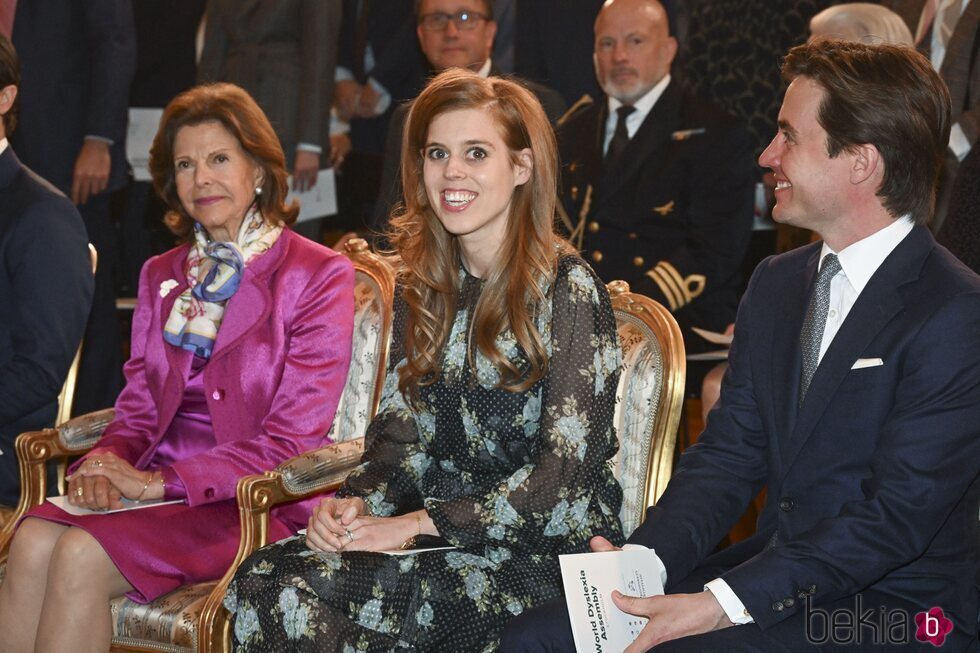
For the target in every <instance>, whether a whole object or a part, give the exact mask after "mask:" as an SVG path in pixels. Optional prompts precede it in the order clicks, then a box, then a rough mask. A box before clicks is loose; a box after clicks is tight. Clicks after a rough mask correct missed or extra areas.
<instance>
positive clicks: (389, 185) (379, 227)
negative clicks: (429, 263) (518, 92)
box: [370, 69, 566, 246]
mask: <svg viewBox="0 0 980 653" xmlns="http://www.w3.org/2000/svg"><path fill="white" fill-rule="evenodd" d="M490 74H491V75H497V74H498V71H497V70H496V69H492V70H491V71H490ZM512 79H514V81H517V82H520V83H521V84H523V85H524V86H525V87H527V89H528V90H529V91H531V92H532V93H534V95H535V97H537V98H538V101H539V102H540V103H541V106H542V107H544V112H545V115H547V116H548V118H549V119H550V120H551V122H552V124H554V123H555V122H556V121H557V120H558V119H559V118H560V117H561V115H562V113H564V111H565V108H566V105H565V101H564V100H563V99H562V97H561V95H559V94H558V93H557V92H556V91H554V90H552V89H550V88H548V87H547V86H542V85H541V84H537V83H535V82H528V81H524V80H522V79H518V78H512ZM411 108H412V103H411V102H405V103H403V104H401V105H400V106H399V107H398V108H397V109H395V113H394V114H393V115H392V116H391V125H390V126H389V127H388V140H387V142H386V143H385V154H384V160H383V164H384V165H383V168H382V172H381V191H380V193H379V194H378V201H377V203H376V204H375V206H374V215H373V217H372V219H371V225H370V226H371V232H372V233H373V234H375V235H376V236H380V235H382V234H384V233H385V231H387V229H388V218H389V216H390V215H391V211H392V209H394V208H395V207H396V206H397V205H398V203H399V202H401V201H402V177H401V158H402V157H401V152H402V135H403V134H404V133H405V121H406V120H407V119H408V112H409V110H411ZM377 242H378V244H380V245H382V246H386V244H385V241H384V238H383V237H382V238H379V239H378V241H377Z"/></svg>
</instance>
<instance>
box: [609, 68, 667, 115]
mask: <svg viewBox="0 0 980 653" xmlns="http://www.w3.org/2000/svg"><path fill="white" fill-rule="evenodd" d="M667 84H670V74H669V73H668V74H667V75H664V78H663V79H661V80H660V81H659V82H657V83H656V85H655V86H654V87H653V88H651V89H650V90H649V91H647V92H646V94H644V95H643V96H642V97H640V99H639V100H637V101H636V102H634V103H633V107H634V108H635V109H636V111H634V112H633V113H632V114H630V117H629V121H630V122H632V121H633V120H634V118H635V119H636V121H637V124H640V123H642V122H643V120H644V119H645V118H646V117H647V114H648V113H650V109H652V108H653V105H655V104H656V103H657V100H659V99H660V96H661V95H663V92H664V89H665V88H667ZM621 106H623V103H622V102H620V101H619V100H617V99H616V98H614V97H613V96H611V95H610V96H609V115H610V116H613V117H614V119H615V115H616V109H618V108H619V107H621Z"/></svg>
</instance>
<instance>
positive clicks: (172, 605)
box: [0, 239, 395, 653]
mask: <svg viewBox="0 0 980 653" xmlns="http://www.w3.org/2000/svg"><path fill="white" fill-rule="evenodd" d="M345 254H346V255H347V256H348V257H349V258H350V259H351V260H352V261H353V263H354V270H355V288H354V293H355V305H354V310H355V316H354V339H353V340H354V341H353V345H352V347H353V348H352V360H351V367H350V371H349V373H348V376H347V382H346V385H345V387H344V392H343V394H342V396H341V401H340V404H339V406H338V409H337V417H335V419H334V425H333V426H332V427H331V431H330V434H331V437H333V438H334V439H336V440H341V441H343V440H351V438H358V436H362V435H363V433H364V430H365V429H366V427H367V424H368V422H370V420H371V418H372V417H373V416H374V413H375V412H376V411H377V407H378V403H379V401H380V399H381V387H382V384H383V382H384V374H385V365H386V362H387V352H388V340H389V338H390V332H391V320H392V302H393V298H394V288H395V281H394V273H393V271H392V268H391V266H390V265H389V264H388V262H386V261H385V260H383V259H382V258H380V257H379V256H377V255H375V254H373V253H372V252H371V251H370V249H369V248H368V245H367V243H366V242H364V241H363V240H361V239H354V240H352V241H350V242H349V243H348V244H347V247H346V252H345ZM113 415H114V411H113V409H106V410H103V411H98V412H96V413H89V414H87V415H82V416H81V417H77V418H75V419H72V420H69V421H67V422H65V423H64V424H62V425H61V426H59V427H58V428H55V429H47V430H44V431H36V432H32V433H24V434H21V435H20V437H18V439H17V456H18V459H19V463H20V469H21V477H22V478H23V479H27V481H26V482H23V483H22V487H21V499H20V503H19V504H18V506H17V511H16V514H15V517H14V519H12V520H11V523H9V524H8V525H7V526H5V527H4V529H3V530H0V565H4V566H5V564H6V557H7V552H8V549H9V543H10V539H11V537H12V536H13V527H14V525H15V523H16V521H17V519H19V518H20V516H22V515H23V514H25V513H26V512H27V511H28V510H29V509H30V508H32V507H33V506H37V505H40V504H41V503H42V502H43V501H44V500H45V496H46V493H47V479H46V475H45V473H44V469H45V464H46V462H47V461H48V460H51V459H53V458H67V457H70V456H79V455H83V454H85V453H87V452H88V451H90V450H91V449H92V447H93V446H94V445H95V443H96V442H97V441H98V439H99V437H101V435H102V432H103V431H104V430H105V427H106V426H107V425H108V424H109V423H110V422H111V421H112V418H113ZM361 449H362V446H361V440H360V439H353V440H351V441H349V442H344V443H343V444H340V445H335V446H334V450H335V451H336V452H337V453H336V454H334V458H335V459H336V461H339V462H340V463H343V461H344V460H345V458H344V455H341V452H345V451H357V454H356V455H357V458H360V451H361ZM311 458H315V456H313V455H312V454H304V455H301V456H297V457H296V458H293V459H291V460H290V461H287V462H285V463H283V464H282V465H280V466H279V467H277V468H276V470H273V471H270V472H266V473H265V475H266V476H272V475H275V476H285V477H287V478H290V479H293V480H294V481H295V482H296V483H297V484H300V485H302V484H303V483H304V482H305V480H304V478H303V472H296V471H294V470H296V468H297V466H302V465H303V464H304V461H306V460H310V459H311ZM334 464H337V463H335V462H334V461H333V460H331V462H330V463H329V464H327V465H326V467H327V468H329V467H330V466H331V465H334ZM324 473H327V474H329V469H321V468H317V474H324ZM249 478H252V477H249ZM259 478H262V476H259ZM241 492H242V490H241V484H240V485H239V490H238V494H239V496H240V495H241ZM239 505H240V506H241V505H242V501H241V499H239ZM243 521H244V520H243ZM265 524H266V527H267V525H268V519H267V518H266V521H265ZM267 539H268V537H267V532H265V531H263V532H260V533H258V534H256V533H254V532H253V531H251V530H246V531H243V532H242V534H241V540H240V542H239V551H238V554H237V556H236V558H235V561H234V562H233V563H232V565H231V567H230V568H229V569H228V571H227V572H226V573H225V575H224V576H223V577H222V578H221V579H219V580H217V581H210V582H206V583H198V584H196V585H190V586H185V587H181V588H179V589H177V590H175V591H173V592H171V593H170V594H167V595H166V596H164V597H161V598H160V599H158V600H156V601H153V602H151V603H149V604H146V605H142V604H139V603H136V602H134V601H131V600H129V599H127V598H125V597H122V598H118V599H115V600H114V601H112V603H111V604H110V607H111V610H112V621H113V640H112V650H113V651H157V652H164V651H165V652H168V653H191V652H192V651H202V652H209V653H210V652H217V651H227V650H229V646H228V644H229V642H230V639H229V637H228V632H227V626H228V623H227V622H228V620H227V612H226V611H225V610H224V608H223V607H222V606H221V601H222V599H223V598H224V593H225V589H226V588H227V586H228V583H229V582H230V581H231V578H232V576H233V575H234V572H235V570H236V569H237V567H238V564H239V563H240V562H241V561H242V560H244V559H245V558H246V557H248V556H249V555H250V554H251V553H252V552H253V551H255V550H256V549H258V548H259V546H261V545H262V544H265V543H266V541H267ZM2 573H3V572H2V569H0V578H2Z"/></svg>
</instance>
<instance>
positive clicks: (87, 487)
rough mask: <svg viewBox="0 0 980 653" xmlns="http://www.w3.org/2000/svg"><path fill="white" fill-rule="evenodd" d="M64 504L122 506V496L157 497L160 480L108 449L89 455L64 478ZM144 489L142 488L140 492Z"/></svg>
mask: <svg viewBox="0 0 980 653" xmlns="http://www.w3.org/2000/svg"><path fill="white" fill-rule="evenodd" d="M67 480H68V503H69V504H71V505H73V506H78V507H80V508H88V509H89V510H115V509H118V508H122V498H123V497H125V498H127V499H136V498H140V499H159V498H162V496H163V486H162V485H161V484H160V483H149V484H148V482H149V481H151V480H152V472H149V471H145V470H144V471H141V470H138V469H136V468H135V467H133V466H132V465H130V464H129V463H128V462H126V461H125V460H123V459H122V458H120V457H119V456H117V455H115V454H113V453H110V452H101V453H93V454H90V455H89V456H88V457H87V458H86V459H85V460H84V461H83V462H82V463H81V465H79V466H78V468H77V469H76V470H75V471H74V473H72V475H71V476H69V477H68V479H67ZM144 490H145V491H144Z"/></svg>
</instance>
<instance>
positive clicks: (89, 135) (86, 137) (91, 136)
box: [85, 134, 116, 146]
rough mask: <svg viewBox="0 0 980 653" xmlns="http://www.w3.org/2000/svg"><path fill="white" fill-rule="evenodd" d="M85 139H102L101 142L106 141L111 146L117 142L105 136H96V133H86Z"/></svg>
mask: <svg viewBox="0 0 980 653" xmlns="http://www.w3.org/2000/svg"><path fill="white" fill-rule="evenodd" d="M85 140H87V141H100V142H102V143H105V144H106V145H110V146H111V145H115V144H116V141H114V140H112V139H111V138H106V137H105V136H96V135H95V134H86V135H85Z"/></svg>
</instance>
